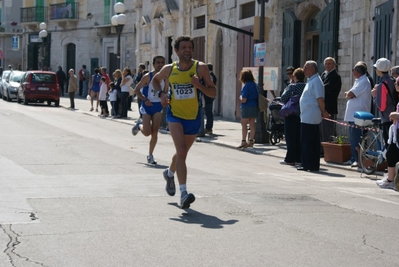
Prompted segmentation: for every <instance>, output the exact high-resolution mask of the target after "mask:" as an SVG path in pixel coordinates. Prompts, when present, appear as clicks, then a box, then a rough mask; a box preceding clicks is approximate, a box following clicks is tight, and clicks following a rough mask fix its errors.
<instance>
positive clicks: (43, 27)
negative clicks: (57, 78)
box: [39, 22, 47, 70]
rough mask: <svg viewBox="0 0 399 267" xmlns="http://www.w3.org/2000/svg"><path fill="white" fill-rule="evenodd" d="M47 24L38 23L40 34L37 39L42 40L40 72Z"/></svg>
mask: <svg viewBox="0 0 399 267" xmlns="http://www.w3.org/2000/svg"><path fill="white" fill-rule="evenodd" d="M46 28H47V24H46V23H44V22H42V23H40V30H41V31H40V32H39V37H40V38H41V39H42V52H41V54H42V70H44V39H45V38H46V37H47V31H46Z"/></svg>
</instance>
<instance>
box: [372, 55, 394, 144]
mask: <svg viewBox="0 0 399 267" xmlns="http://www.w3.org/2000/svg"><path fill="white" fill-rule="evenodd" d="M374 68H375V71H376V73H377V75H378V76H379V77H381V80H380V83H379V84H376V85H375V86H374V89H373V90H371V93H372V96H373V101H374V103H375V104H376V106H377V108H378V110H379V111H380V112H379V113H380V115H381V122H382V134H383V137H384V142H385V146H386V147H387V141H388V132H389V127H390V126H391V124H392V121H391V120H390V119H389V114H391V112H394V111H395V109H396V104H397V102H398V94H397V93H396V91H395V82H394V80H392V79H391V78H390V77H389V74H388V72H389V70H390V68H391V62H390V61H389V60H388V59H386V58H380V59H378V60H377V62H376V63H375V64H374Z"/></svg>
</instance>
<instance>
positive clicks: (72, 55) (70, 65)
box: [65, 43, 79, 92]
mask: <svg viewBox="0 0 399 267" xmlns="http://www.w3.org/2000/svg"><path fill="white" fill-rule="evenodd" d="M70 69H73V70H74V71H75V75H76V73H78V71H79V70H77V69H76V45H75V44H73V43H69V44H67V46H66V70H65V73H66V75H67V82H66V88H67V89H66V90H67V92H68V81H69V70H70Z"/></svg>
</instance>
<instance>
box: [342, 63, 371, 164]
mask: <svg viewBox="0 0 399 267" xmlns="http://www.w3.org/2000/svg"><path fill="white" fill-rule="evenodd" d="M366 72H367V66H365V64H364V63H357V64H356V65H355V67H354V68H353V70H352V73H353V76H354V77H355V83H354V84H353V86H352V88H351V89H350V90H349V91H347V92H345V99H346V100H348V102H347V103H346V110H345V117H344V120H345V121H347V122H348V123H349V124H350V125H354V114H355V112H356V111H366V112H370V103H371V90H370V87H371V85H370V81H369V79H368V78H367V75H366ZM361 135H362V131H361V129H360V128H354V127H350V128H349V139H350V143H351V153H352V156H351V159H350V160H348V161H347V162H344V164H345V165H351V167H357V166H358V153H357V151H356V147H359V142H360V139H361Z"/></svg>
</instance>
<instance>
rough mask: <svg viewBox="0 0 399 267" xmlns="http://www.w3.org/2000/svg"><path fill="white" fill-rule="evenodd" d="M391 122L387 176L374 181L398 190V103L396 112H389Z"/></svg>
mask: <svg viewBox="0 0 399 267" xmlns="http://www.w3.org/2000/svg"><path fill="white" fill-rule="evenodd" d="M395 89H396V93H399V78H397V79H396V81H395ZM389 119H390V120H391V121H392V122H393V123H392V125H391V126H390V128H389V132H388V136H389V138H388V150H387V153H386V159H387V163H388V176H386V177H384V179H382V180H378V181H376V183H377V185H378V186H379V187H381V188H393V189H396V190H398V191H399V103H398V104H397V105H396V112H391V113H390V114H389Z"/></svg>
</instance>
